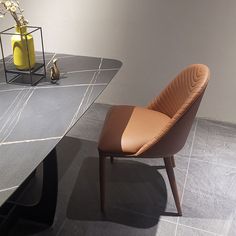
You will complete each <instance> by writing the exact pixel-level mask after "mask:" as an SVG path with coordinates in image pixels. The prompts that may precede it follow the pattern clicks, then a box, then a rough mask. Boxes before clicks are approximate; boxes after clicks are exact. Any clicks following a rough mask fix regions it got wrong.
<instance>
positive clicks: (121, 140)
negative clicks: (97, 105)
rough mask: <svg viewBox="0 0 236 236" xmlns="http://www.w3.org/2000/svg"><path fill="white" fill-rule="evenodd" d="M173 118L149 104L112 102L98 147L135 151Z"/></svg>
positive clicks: (161, 131) (125, 152)
mask: <svg viewBox="0 0 236 236" xmlns="http://www.w3.org/2000/svg"><path fill="white" fill-rule="evenodd" d="M170 120H171V118H170V117H168V116H167V115H165V114H163V113H160V112H157V111H153V110H150V109H147V108H142V107H135V106H113V107H112V108H111V109H110V110H109V112H108V114H107V116H106V120H105V122H104V126H103V130H102V132H101V135H100V139H99V143H98V149H99V150H100V151H102V152H105V153H114V154H129V155H132V154H135V153H136V152H138V150H139V149H140V148H141V147H142V146H143V145H145V144H146V143H147V142H148V141H150V140H152V139H154V138H155V137H157V136H158V135H161V134H163V132H165V129H166V127H167V124H169V122H170Z"/></svg>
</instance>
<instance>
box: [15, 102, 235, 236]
mask: <svg viewBox="0 0 236 236" xmlns="http://www.w3.org/2000/svg"><path fill="white" fill-rule="evenodd" d="M108 108H109V106H108V105H104V104H94V105H93V106H92V107H91V108H90V110H89V111H88V112H87V113H86V115H85V116H84V117H83V118H82V119H81V120H80V121H79V122H78V123H77V124H76V125H75V127H74V128H73V129H72V130H71V131H70V133H69V134H68V135H67V137H65V138H64V139H63V140H62V141H61V143H60V144H59V145H58V149H57V151H58V162H59V195H58V206H57V212H56V217H55V222H54V225H53V227H52V228H50V229H47V230H44V231H40V232H37V233H35V232H34V231H35V230H31V233H29V232H30V230H29V229H27V230H28V231H27V232H28V233H26V228H25V227H24V225H23V226H22V225H18V226H16V227H15V228H14V229H13V230H12V234H11V235H17V236H18V235H38V236H46V235H47V236H56V235H58V236H64V235H66V236H67V235H68V236H74V235H76V236H80V235H81V236H118V235H119V236H132V235H135V236H145V235H146V236H155V235H158V236H159V235H160V236H174V235H177V236H189V235H191V236H192V235H196V236H200V235H201V236H203V235H206V236H208V235H209V236H210V235H225V236H226V235H227V236H234V235H236V204H235V202H236V155H235V153H236V125H231V124H224V123H220V122H215V121H209V120H204V119H196V120H195V123H194V124H193V127H192V130H191V132H190V135H189V137H188V140H187V143H186V145H185V147H184V149H183V150H182V151H181V152H180V153H178V155H176V168H175V174H176V178H177V184H178V189H179V194H180V198H181V204H182V208H183V216H182V217H177V216H176V215H175V214H174V213H175V212H176V208H175V204H174V201H173V197H172V193H171V190H170V187H169V182H168V179H167V176H166V173H165V169H163V161H162V160H161V159H128V160H124V159H123V160H121V159H119V160H118V159H115V162H114V164H113V165H111V164H110V162H108V163H107V173H108V178H107V181H108V189H107V193H108V199H107V215H106V216H103V215H101V214H100V211H99V195H98V194H99V184H98V153H97V150H96V146H97V143H96V141H97V139H98V136H99V132H100V129H101V127H102V124H103V121H104V117H105V114H106V111H107V109H108ZM33 232H34V233H33Z"/></svg>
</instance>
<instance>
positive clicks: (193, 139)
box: [175, 118, 198, 236]
mask: <svg viewBox="0 0 236 236" xmlns="http://www.w3.org/2000/svg"><path fill="white" fill-rule="evenodd" d="M197 125H198V118H196V124H195V127H194V132H193V138H192V142H191V147H190V152H189V158H188V165H187V170H186V174H185V180H184V185H183V191H182V196H181V200H180V206H182V203H183V197H184V191H185V187H186V183H187V178H188V171H189V166H190V160H191V155H192V152H193V145H194V141H195V136H196V131H197ZM179 220H180V217H178V219H177V222H176V227H175V236H177V231H178V225H179Z"/></svg>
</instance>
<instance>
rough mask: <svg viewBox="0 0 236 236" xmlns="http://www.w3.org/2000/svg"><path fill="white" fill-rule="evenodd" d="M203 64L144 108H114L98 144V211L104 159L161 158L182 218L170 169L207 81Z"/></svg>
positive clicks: (191, 68)
mask: <svg viewBox="0 0 236 236" xmlns="http://www.w3.org/2000/svg"><path fill="white" fill-rule="evenodd" d="M209 73H210V72H209V69H208V67H207V66H205V65H201V64H195V65H190V66H189V67H187V68H186V69H185V70H183V71H182V72H181V73H180V74H179V75H178V76H177V77H176V78H175V79H174V80H173V81H172V82H171V83H170V84H169V85H168V86H167V87H166V88H165V89H164V90H163V91H162V92H161V93H160V95H159V96H158V97H156V98H155V99H154V100H153V101H152V102H151V103H150V104H149V105H148V106H147V108H143V107H136V106H113V107H112V108H111V109H110V110H109V112H108V114H107V116H106V119H105V123H104V126H103V130H102V132H101V135H100V140H99V143H98V151H99V171H100V200H101V210H102V211H103V212H104V204H105V160H106V157H111V162H113V157H135V158H138V157H142V158H144V157H149V158H163V159H164V163H165V168H166V171H167V175H168V178H169V181H170V185H171V189H172V193H173V196H174V200H175V204H176V208H177V211H178V214H179V215H182V211H181V206H180V201H179V196H178V191H177V185H176V181H175V175H174V170H173V167H175V162H174V155H175V154H176V153H177V152H178V151H180V150H181V149H182V147H183V146H184V144H185V142H186V139H187V137H188V134H189V131H190V129H191V126H192V123H193V120H194V117H195V115H196V113H197V110H198V107H199V105H200V102H201V99H202V97H203V94H204V91H205V89H206V86H207V84H208V80H209Z"/></svg>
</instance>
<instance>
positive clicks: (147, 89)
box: [21, 0, 236, 123]
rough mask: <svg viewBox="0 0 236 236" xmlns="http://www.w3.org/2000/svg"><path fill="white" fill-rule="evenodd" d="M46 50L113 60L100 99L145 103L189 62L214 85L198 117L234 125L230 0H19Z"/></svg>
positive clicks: (235, 41) (234, 32) (234, 13)
mask: <svg viewBox="0 0 236 236" xmlns="http://www.w3.org/2000/svg"><path fill="white" fill-rule="evenodd" d="M21 2H22V4H23V5H24V8H25V15H26V18H28V20H29V21H30V23H31V25H39V26H42V27H43V30H44V41H45V47H46V50H47V51H55V52H63V53H72V54H79V55H90V56H99V57H108V58H116V59H119V60H121V61H122V62H123V67H122V69H121V70H120V71H119V73H118V74H117V76H116V78H115V79H114V80H113V81H112V83H111V84H110V86H109V87H108V88H107V89H106V91H105V92H104V93H103V95H102V96H101V97H100V99H99V100H98V101H99V102H104V103H110V104H120V103H124V104H136V105H145V104H147V103H148V102H149V101H150V100H151V99H152V98H153V97H155V96H156V95H157V94H158V93H159V91H160V90H161V89H162V88H163V87H164V86H165V85H166V84H167V83H168V82H169V81H170V80H171V79H172V78H173V77H174V76H175V75H176V73H178V72H179V71H180V70H181V69H182V68H184V67H186V66H187V65H188V64H192V63H205V64H207V65H208V66H209V67H210V69H211V81H210V84H209V87H208V89H207V91H206V94H205V97H204V100H203V102H202V104H201V108H200V111H199V113H198V115H199V116H203V117H208V118H211V119H217V120H224V121H230V122H234V123H236V109H235V105H234V103H235V101H236V78H235V76H236V1H235V0H225V1H223V0H197V1H196V0H67V1H62V0H57V1H56V0H50V1H48V0H40V1H38V0H22V1H21Z"/></svg>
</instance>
